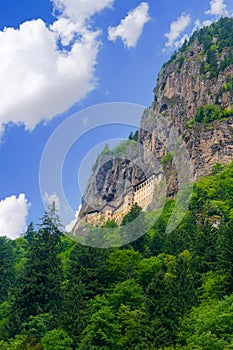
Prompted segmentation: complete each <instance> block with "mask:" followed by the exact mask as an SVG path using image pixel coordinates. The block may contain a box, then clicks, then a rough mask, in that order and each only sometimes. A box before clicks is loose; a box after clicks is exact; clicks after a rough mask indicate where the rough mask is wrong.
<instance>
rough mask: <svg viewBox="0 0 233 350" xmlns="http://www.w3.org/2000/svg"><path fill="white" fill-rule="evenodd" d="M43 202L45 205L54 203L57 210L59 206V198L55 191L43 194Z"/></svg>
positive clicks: (49, 205) (48, 205)
mask: <svg viewBox="0 0 233 350" xmlns="http://www.w3.org/2000/svg"><path fill="white" fill-rule="evenodd" d="M43 199H44V202H45V204H46V205H47V207H51V206H52V205H53V204H55V207H56V209H57V210H59V208H60V200H59V198H58V196H57V195H56V193H52V194H48V193H47V192H46V193H45V194H44V198H43Z"/></svg>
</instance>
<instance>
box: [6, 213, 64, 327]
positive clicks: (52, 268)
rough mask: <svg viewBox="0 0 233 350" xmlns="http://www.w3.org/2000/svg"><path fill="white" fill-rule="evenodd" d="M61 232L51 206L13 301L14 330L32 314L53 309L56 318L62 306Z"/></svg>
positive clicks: (41, 225)
mask: <svg viewBox="0 0 233 350" xmlns="http://www.w3.org/2000/svg"><path fill="white" fill-rule="evenodd" d="M60 236H61V232H60V230H59V228H58V218H57V215H56V212H55V208H54V207H52V208H50V209H49V211H48V212H46V213H45V214H44V216H43V218H42V222H41V224H40V227H39V230H38V232H37V234H36V237H35V238H34V240H33V241H32V243H31V245H30V246H29V251H28V255H27V260H26V263H25V270H24V273H23V275H22V277H21V279H20V281H19V286H18V289H17V291H16V296H15V301H14V303H13V305H12V310H11V316H10V320H9V321H10V324H9V327H10V328H11V330H12V331H13V334H14V331H15V329H20V328H21V327H22V323H23V322H25V321H27V320H28V318H29V317H30V316H37V315H39V314H41V313H51V314H52V315H53V316H54V320H56V319H57V317H58V314H59V312H60V306H61V300H62V297H61V280H62V270H61V262H60V259H59V258H58V253H59V251H60Z"/></svg>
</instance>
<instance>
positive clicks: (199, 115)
mask: <svg viewBox="0 0 233 350" xmlns="http://www.w3.org/2000/svg"><path fill="white" fill-rule="evenodd" d="M232 116H233V108H231V109H227V108H224V109H221V108H220V107H219V106H217V105H205V106H202V107H198V108H197V112H196V117H195V121H196V122H198V123H203V124H206V123H211V122H213V121H215V120H221V119H225V118H230V117H232Z"/></svg>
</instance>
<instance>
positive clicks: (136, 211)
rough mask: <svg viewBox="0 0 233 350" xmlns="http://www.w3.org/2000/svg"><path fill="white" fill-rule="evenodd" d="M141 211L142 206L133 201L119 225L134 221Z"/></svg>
mask: <svg viewBox="0 0 233 350" xmlns="http://www.w3.org/2000/svg"><path fill="white" fill-rule="evenodd" d="M141 211H142V208H141V207H139V205H138V204H137V203H135V204H134V205H133V206H132V208H131V209H130V212H129V213H128V214H126V215H125V216H124V218H123V220H122V222H121V225H122V226H124V225H127V224H129V223H130V222H132V221H134V220H135V219H136V218H137V217H138V216H139V215H140V213H141Z"/></svg>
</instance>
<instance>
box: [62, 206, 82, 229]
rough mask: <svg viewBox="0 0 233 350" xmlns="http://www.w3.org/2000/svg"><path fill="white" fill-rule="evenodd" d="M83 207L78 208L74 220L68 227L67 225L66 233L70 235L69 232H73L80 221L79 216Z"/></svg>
mask: <svg viewBox="0 0 233 350" xmlns="http://www.w3.org/2000/svg"><path fill="white" fill-rule="evenodd" d="M81 207H82V206H81V205H80V206H79V208H78V210H77V211H76V213H75V217H74V219H73V220H72V221H71V222H70V223H69V224H68V225H66V227H65V230H66V232H68V233H69V232H71V231H72V230H73V228H74V226H75V224H76V223H77V221H78V215H79V212H80V210H81Z"/></svg>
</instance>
